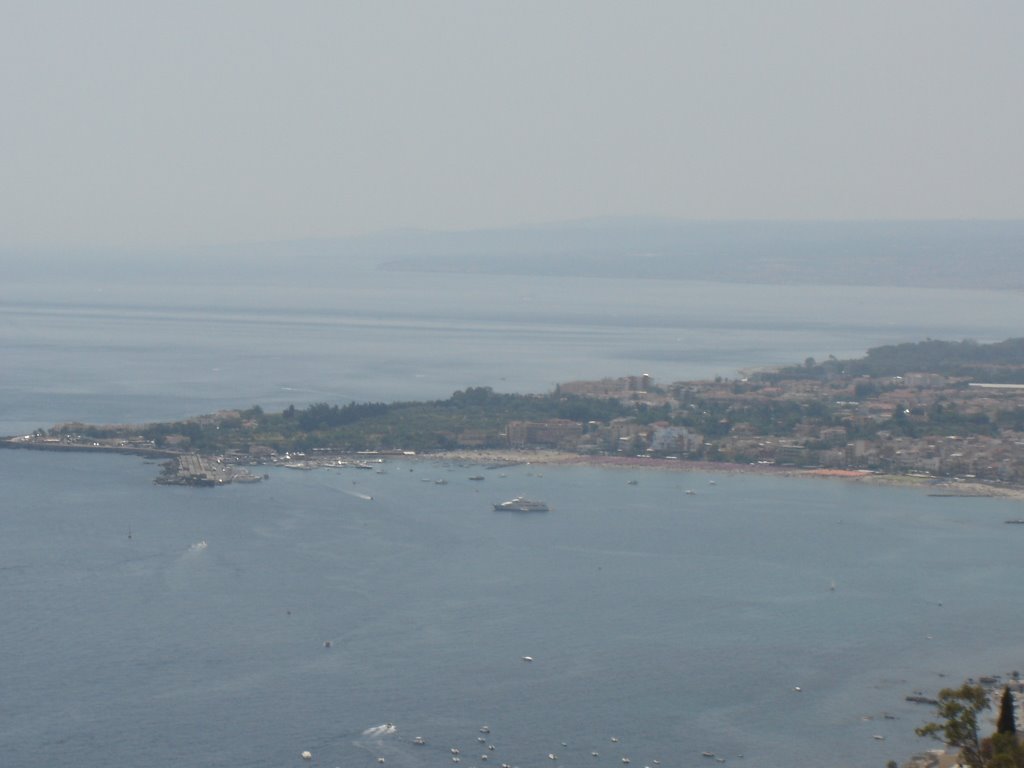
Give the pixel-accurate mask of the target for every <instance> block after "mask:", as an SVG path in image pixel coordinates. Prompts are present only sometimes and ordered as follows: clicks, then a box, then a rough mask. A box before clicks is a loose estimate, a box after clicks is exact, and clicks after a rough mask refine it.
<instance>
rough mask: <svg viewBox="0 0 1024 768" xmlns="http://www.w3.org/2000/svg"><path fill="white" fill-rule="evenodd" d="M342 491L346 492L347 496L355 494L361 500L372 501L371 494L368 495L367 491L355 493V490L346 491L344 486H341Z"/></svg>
mask: <svg viewBox="0 0 1024 768" xmlns="http://www.w3.org/2000/svg"><path fill="white" fill-rule="evenodd" d="M342 493H347V494H348V495H349V496H355V497H356V498H357V499H362V500H363V501H373V496H370V495H369V494H367V493H356V492H355V491H346V490H345V489H344V488H342Z"/></svg>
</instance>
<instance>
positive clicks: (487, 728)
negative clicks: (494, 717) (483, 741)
mask: <svg viewBox="0 0 1024 768" xmlns="http://www.w3.org/2000/svg"><path fill="white" fill-rule="evenodd" d="M490 732H491V728H490V726H487V725H481V726H480V733H490Z"/></svg>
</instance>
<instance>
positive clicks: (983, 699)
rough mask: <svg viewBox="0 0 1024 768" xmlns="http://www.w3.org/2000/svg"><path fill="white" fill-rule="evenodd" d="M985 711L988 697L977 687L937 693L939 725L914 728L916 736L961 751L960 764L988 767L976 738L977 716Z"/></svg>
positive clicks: (948, 689) (952, 689)
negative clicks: (929, 738)
mask: <svg viewBox="0 0 1024 768" xmlns="http://www.w3.org/2000/svg"><path fill="white" fill-rule="evenodd" d="M986 709H988V696H987V695H986V694H985V689H984V688H982V687H981V686H980V685H970V684H968V683H965V684H964V685H962V686H960V687H959V688H943V689H942V690H941V691H939V706H938V711H937V713H936V714H938V716H939V717H940V718H941V721H940V722H932V723H925V724H924V725H922V726H921V727H920V728H917V729H915V733H917V735H918V736H931V737H932V738H935V739H939V740H940V741H944V742H945V743H946V744H948V745H949V746H951V747H958V748H959V749H960V762H961V763H962V764H963V765H965V766H969V767H970V768H987V766H988V763H987V762H986V760H985V756H984V754H983V753H982V749H981V737H980V736H979V735H978V714H979V713H981V712H982V711H984V710H986Z"/></svg>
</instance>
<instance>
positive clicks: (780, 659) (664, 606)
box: [0, 267, 1024, 768]
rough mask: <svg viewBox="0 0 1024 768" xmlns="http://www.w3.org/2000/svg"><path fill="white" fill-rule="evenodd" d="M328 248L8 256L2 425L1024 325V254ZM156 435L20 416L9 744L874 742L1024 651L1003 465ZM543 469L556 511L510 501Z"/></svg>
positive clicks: (770, 758) (3, 571)
mask: <svg viewBox="0 0 1024 768" xmlns="http://www.w3.org/2000/svg"><path fill="white" fill-rule="evenodd" d="M308 278H309V276H305V278H304V279H303V280H299V279H295V280H293V281H290V282H285V283H283V284H280V283H274V282H273V281H270V280H266V279H263V278H262V277H261V276H260V275H259V274H252V275H250V274H241V275H239V276H237V279H236V280H234V281H232V282H230V283H228V284H224V283H215V284H208V283H205V282H203V281H202V280H201V279H197V276H196V275H185V276H182V278H181V279H180V280H179V281H166V280H161V281H146V280H144V279H141V278H139V277H138V276H134V277H132V279H131V280H124V281H121V282H119V281H118V279H117V278H116V276H114V277H111V276H105V277H104V279H102V280H99V279H97V280H93V281H90V280H88V279H85V278H79V277H76V278H75V279H73V280H65V281H62V280H60V279H59V278H55V279H53V280H48V281H43V280H38V281H31V280H25V281H9V282H6V283H4V284H2V285H0V360H2V361H3V363H2V367H0V433H2V434H8V435H15V434H25V433H27V432H30V431H31V430H33V429H35V428H38V427H49V426H51V425H53V424H56V423H61V422H71V421H81V422H87V423H138V422H144V421H154V420H166V419H176V418H184V417H187V416H192V415H197V414H202V413H208V412H212V411H215V410H218V409H222V408H233V407H248V406H251V405H260V406H262V407H263V408H264V409H266V410H277V409H281V408H284V407H287V406H288V405H290V404H294V405H296V407H301V406H303V405H307V404H310V403H314V402H328V403H347V402H350V401H358V402H364V401H394V400H424V399H433V398H444V397H448V396H449V395H450V394H451V393H452V392H453V391H455V390H457V389H463V388H465V387H468V386H490V387H493V388H494V389H495V390H497V391H509V392H546V391H550V390H551V389H552V388H553V387H554V386H555V384H556V383H559V382H562V381H569V380H575V379H593V378H601V377H605V376H612V377H614V376H623V375H630V374H638V373H649V374H650V375H652V376H653V377H654V378H655V381H656V382H657V383H661V384H667V383H670V382H672V381H678V380H688V379H697V378H708V377H713V376H723V377H730V378H731V377H739V376H743V375H744V372H745V371H748V370H750V369H754V368H758V367H765V366H772V365H780V364H789V363H794V362H802V361H803V360H804V359H805V358H806V357H809V356H813V357H816V358H819V359H821V358H825V357H827V356H828V355H835V356H836V357H839V358H844V357H853V356H858V355H861V354H863V353H864V351H865V350H866V349H867V348H869V347H872V346H877V345H880V344H885V343H897V342H903V341H916V340H921V339H924V338H942V339H954V340H960V339H975V340H978V341H995V340H1001V339H1004V338H1008V337H1012V336H1019V335H1021V326H1020V295H1019V293H1013V292H999V291H959V290H952V289H950V290H938V289H929V290H925V289H907V288H901V289H895V288H879V287H849V286H846V287H828V286H801V287H783V286H763V285H744V284H720V283H695V282H686V281H654V280H610V279H598V278H593V279H588V278H578V277H577V278H568V277H566V278H557V277H544V278H541V277H530V276H493V275H492V276H488V275H443V274H414V273H395V272H390V273H384V272H380V271H377V270H374V269H371V268H364V269H360V268H357V267H353V269H352V271H351V274H350V275H348V276H347V277H346V279H345V280H344V281H340V282H339V281H336V280H335V281H331V282H330V283H329V284H324V283H323V282H318V281H316V280H315V279H312V280H311V279H308ZM158 471H159V467H158V466H157V465H155V464H154V463H153V462H152V461H148V460H145V459H143V458H140V457H132V456H102V455H91V454H84V453H77V454H75V453H71V454H55V453H47V452H34V451H20V450H3V451H0V488H2V489H3V490H2V495H0V616H2V617H3V623H2V626H3V633H2V638H3V653H2V654H0V755H2V756H3V757H2V758H0V763H2V764H3V765H5V766H8V765H9V766H15V767H20V766H37V765H53V766H57V765H67V766H72V765H73V766H76V768H106V767H107V766H124V765H148V766H172V765H174V766H211V767H212V766H218V767H219V766H289V765H293V766H300V765H315V766H345V768H359V767H360V766H363V767H364V768H371V766H380V765H381V764H382V762H383V763H384V764H385V765H390V766H397V768H442V767H443V766H448V767H449V768H456V765H458V768H463V767H465V768H488V767H490V768H500V766H503V765H505V766H514V767H517V768H542V766H551V768H557V766H562V767H563V768H564V767H565V766H570V767H571V768H582V767H584V766H586V767H588V768H589V767H590V766H593V768H611V766H616V768H622V766H624V765H626V761H629V764H630V765H631V766H633V767H634V768H657V767H658V766H662V767H663V768H676V767H679V768H684V767H685V766H702V765H713V764H716V763H721V762H724V763H725V764H728V765H739V766H768V765H787V766H796V767H797V768H801V767H803V766H806V767H807V768H811V767H812V766H814V767H819V766H849V767H850V768H877V767H878V766H883V765H885V764H886V762H887V761H889V760H897V761H903V760H905V759H906V758H907V757H909V756H910V755H912V754H913V753H915V752H919V751H922V750H924V749H928V748H932V747H934V746H937V745H936V743H934V742H930V741H926V740H922V739H919V738H918V737H917V736H915V735H914V728H915V727H916V726H919V725H921V724H922V723H923V722H925V721H926V720H927V719H928V718H929V717H930V716H931V715H932V710H931V709H930V708H929V707H928V706H926V705H921V704H915V703H912V702H908V701H906V697H907V696H908V695H914V694H920V695H927V696H934V695H935V694H936V693H937V691H938V690H939V689H940V688H942V687H945V686H950V685H958V684H960V683H961V682H962V681H963V680H964V679H966V678H968V677H979V676H981V675H995V674H999V675H1002V676H1003V679H1004V680H1007V679H1010V678H1011V676H1012V674H1013V672H1014V671H1015V670H1017V669H1022V668H1024V651H1022V646H1021V640H1020V638H1021V637H1022V636H1024V618H1022V617H1021V614H1020V611H1019V610H1017V605H1016V602H1017V597H1018V594H1017V593H1018V591H1019V585H1020V583H1021V576H1022V567H1021V563H1022V558H1021V552H1022V547H1024V539H1021V538H1020V537H1019V536H1018V534H1020V535H1021V536H1024V526H1008V525H1006V524H1005V521H1006V520H1008V519H1016V518H1022V517H1024V507H1022V506H1021V504H1022V503H1021V502H1019V501H1014V500H1011V499H1004V498H996V497H982V498H962V497H934V496H929V495H928V494H927V489H925V488H919V487H888V486H880V485H871V484H862V483H854V482H846V481H840V480H821V479H807V478H796V477H782V476H775V475H765V474H755V473H749V474H748V473H738V472H707V471H696V470H691V471H685V470H679V469H676V470H672V471H668V470H665V469H663V468H660V467H659V466H657V465H654V464H652V465H650V466H641V467H630V468H599V467H592V466H576V465H574V466H558V465H541V464H537V465H534V464H529V463H519V464H514V465H504V464H502V465H482V466H473V465H468V464H463V463H457V462H451V461H448V462H445V461H439V460H433V459H431V458H430V457H407V458H389V459H387V460H386V461H383V462H382V463H380V464H377V465H375V470H374V471H367V470H359V469H354V468H346V467H339V468H335V469H320V470H314V471H297V470H289V469H285V468H269V469H268V470H267V473H268V475H269V477H268V478H267V479H266V480H265V481H263V482H261V483H258V484H251V485H232V486H227V487H220V488H214V489H196V488H178V487H166V486H157V485H155V484H154V483H153V482H152V481H153V478H154V477H155V476H156V475H157V473H158ZM475 475H482V476H483V477H484V480H471V479H470V477H472V476H475ZM441 481H443V482H441ZM517 495H524V496H528V497H530V498H537V499H540V500H543V501H546V502H547V503H548V504H549V505H550V509H551V511H550V512H548V513H535V514H516V513H502V512H495V511H493V504H494V503H496V502H499V501H502V500H505V499H508V498H511V497H513V496H517ZM417 737H419V739H418V740H421V741H423V742H424V743H422V744H419V743H416V741H417ZM453 750H457V753H455V752H454V751H453ZM307 751H308V753H309V759H304V757H303V752H307ZM704 753H708V754H709V755H712V756H705V754H704ZM455 758H458V761H459V762H458V764H457V763H455V762H454V759H455Z"/></svg>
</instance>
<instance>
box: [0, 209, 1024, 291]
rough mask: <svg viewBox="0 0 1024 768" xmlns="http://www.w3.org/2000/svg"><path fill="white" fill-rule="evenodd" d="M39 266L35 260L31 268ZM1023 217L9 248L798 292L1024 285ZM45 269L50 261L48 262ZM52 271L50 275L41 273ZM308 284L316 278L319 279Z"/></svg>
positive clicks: (568, 225)
mask: <svg viewBox="0 0 1024 768" xmlns="http://www.w3.org/2000/svg"><path fill="white" fill-rule="evenodd" d="M28 256H32V257H35V258H32V259H29V258H26V257H28ZM1022 257H1024V221H1022V220H1009V221H819V222H812V221H677V220H667V219H649V218H598V219H587V220H581V221H569V222H555V223H550V224H542V225H527V226H521V227H506V228H495V229H482V230H468V231H426V230H396V231H389V232H381V233H376V234H372V235H361V236H351V237H341V238H308V239H296V240H286V241H278V242H263V243H239V244H226V245H213V246H202V247H200V246H196V247H190V248H180V249H173V250H171V249H165V250H161V249H148V250H142V251H139V250H132V251H121V252H112V251H102V250H99V249H89V250H85V249H83V250H80V251H74V250H63V251H57V250H35V251H32V250H28V249H10V248H7V249H2V248H0V266H3V268H4V270H5V273H6V274H7V276H8V278H18V277H25V276H33V275H36V274H48V273H50V272H46V270H52V266H53V265H61V266H62V267H66V268H67V269H68V270H70V271H71V272H72V273H75V272H80V273H84V272H86V271H91V270H94V269H96V268H99V267H107V268H112V269H117V270H121V271H122V272H123V273H132V272H136V271H140V272H141V271H143V270H145V271H146V272H147V274H153V272H154V270H155V271H156V273H159V271H160V270H161V269H162V270H164V271H166V272H167V273H168V274H170V273H180V272H181V271H182V270H183V269H187V268H196V269H202V271H203V274H205V275H208V276H211V277H217V276H225V275H230V274H231V272H232V271H236V270H239V269H246V270H251V271H254V272H255V271H257V270H258V271H259V272H260V273H261V274H262V275H264V276H265V277H272V276H279V277H280V278H281V279H288V278H289V277H290V276H296V275H299V276H301V275H302V274H304V273H303V269H304V268H308V269H315V270H316V273H317V275H318V276H319V277H320V278H326V279H330V278H331V277H334V276H342V275H344V273H345V271H346V270H348V269H351V268H352V267H353V266H354V265H358V266H359V267H360V268H366V267H369V268H377V269H381V270H386V271H402V272H410V271H412V272H440V273H463V274H492V275H534V276H551V277H573V276H579V277H584V276H586V277H606V278H615V279H633V278H646V279H662V280H705V281H713V282H742V283H755V284H758V283H761V284H797V285H815V284H817V285H884V286H916V287H927V288H976V289H1012V290H1020V289H1024V270H1021V269H1020V268H1019V265H1020V263H1021V260H1022ZM36 262H38V264H37V263H36ZM41 270H42V271H41ZM307 276H308V275H307Z"/></svg>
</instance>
